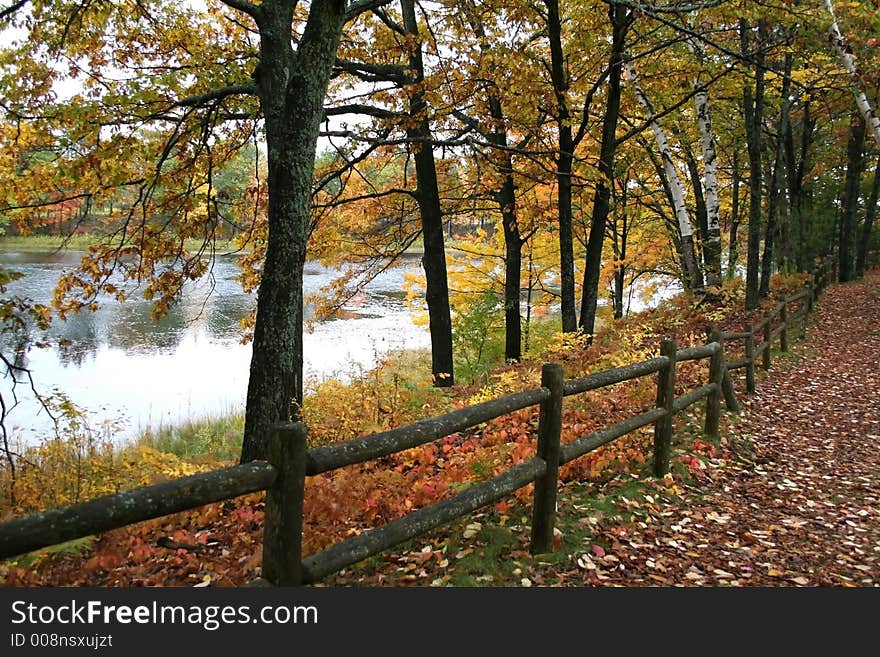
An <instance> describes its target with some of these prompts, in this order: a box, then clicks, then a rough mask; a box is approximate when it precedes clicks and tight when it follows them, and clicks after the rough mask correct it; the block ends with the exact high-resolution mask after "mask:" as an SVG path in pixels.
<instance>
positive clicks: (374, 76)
mask: <svg viewBox="0 0 880 657" xmlns="http://www.w3.org/2000/svg"><path fill="white" fill-rule="evenodd" d="M333 68H334V69H336V70H337V71H343V72H345V73H350V74H351V75H355V76H357V77H359V78H361V79H362V80H364V81H366V82H395V83H397V84H401V85H404V84H410V83H412V82H414V80H413V79H412V77H410V76H409V75H407V73H406V69H405V68H404V67H403V66H400V65H397V64H367V63H365V62H355V61H351V60H348V59H337V60H336V63H335V64H334V66H333Z"/></svg>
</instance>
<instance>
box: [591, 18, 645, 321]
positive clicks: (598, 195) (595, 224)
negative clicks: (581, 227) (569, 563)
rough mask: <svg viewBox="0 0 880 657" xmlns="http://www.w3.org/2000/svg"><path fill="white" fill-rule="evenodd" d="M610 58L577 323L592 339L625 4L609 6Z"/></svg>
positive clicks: (613, 143) (629, 21)
mask: <svg viewBox="0 0 880 657" xmlns="http://www.w3.org/2000/svg"><path fill="white" fill-rule="evenodd" d="M608 17H609V20H610V22H611V29H612V37H611V56H610V58H609V61H608V69H609V72H608V93H607V96H606V100H605V116H604V118H603V121H602V145H601V146H600V149H599V165H598V166H599V173H600V174H601V176H600V178H599V180H598V182H597V183H596V191H595V193H594V195H593V210H592V213H591V215H590V236H589V240H588V242H587V255H586V260H585V263H584V280H583V286H582V290H581V313H580V320H579V322H578V325H579V328H580V330H581V331H582V332H583V333H586V334H587V335H590V336H592V334H593V332H594V331H595V327H596V307H597V304H598V301H599V270H600V268H601V265H602V245H603V243H604V240H605V226H606V225H607V223H608V212H609V209H610V200H611V189H612V187H613V184H614V154H615V152H616V150H617V122H618V119H619V118H620V77H621V69H622V67H623V62H624V52H625V51H626V33H627V31H628V30H629V27H630V25H632V15H631V14H630V13H629V12H628V11H627V10H626V8H625V7H624V6H623V5H614V4H613V5H610V6H609V8H608Z"/></svg>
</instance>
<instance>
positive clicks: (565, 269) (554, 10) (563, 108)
mask: <svg viewBox="0 0 880 657" xmlns="http://www.w3.org/2000/svg"><path fill="white" fill-rule="evenodd" d="M544 4H545V5H546V7H547V36H548V38H549V40H550V77H551V80H552V82H553V92H554V94H555V96H556V116H555V117H554V118H555V119H556V125H557V130H558V133H559V151H558V153H557V154H556V204H557V208H556V210H557V213H558V216H559V271H560V296H561V303H562V308H561V310H562V330H563V332H564V333H573V332H574V331H577V316H576V314H575V305H574V233H573V230H572V220H573V219H572V207H571V174H572V168H573V164H574V140H573V138H572V130H571V115H570V112H569V109H568V98H567V93H568V87H569V82H568V74H567V72H566V63H565V55H564V53H563V51H562V19H561V17H560V15H559V2H558V0H544Z"/></svg>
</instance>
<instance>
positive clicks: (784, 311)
mask: <svg viewBox="0 0 880 657" xmlns="http://www.w3.org/2000/svg"><path fill="white" fill-rule="evenodd" d="M779 321H780V322H781V323H782V326H781V327H780V329H779V330H780V332H779V348H780V349H781V350H782V351H788V304H787V303H785V299H783V300H782V308H780V309H779Z"/></svg>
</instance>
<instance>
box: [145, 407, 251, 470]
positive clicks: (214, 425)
mask: <svg viewBox="0 0 880 657" xmlns="http://www.w3.org/2000/svg"><path fill="white" fill-rule="evenodd" d="M243 435H244V412H243V411H242V412H238V413H230V414H229V415H224V416H220V417H216V418H201V419H194V420H188V421H186V422H184V423H182V424H178V425H174V426H167V427H159V428H158V429H156V430H152V429H148V430H147V431H146V432H144V433H143V434H142V435H141V436H140V437H139V438H138V440H137V444H138V445H141V446H144V447H149V448H151V449H155V450H157V451H160V452H165V453H168V454H174V455H175V456H177V457H178V458H181V459H184V460H186V461H190V462H192V463H201V464H226V463H228V462H235V461H238V458H239V456H240V455H241V439H242V436H243Z"/></svg>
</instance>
